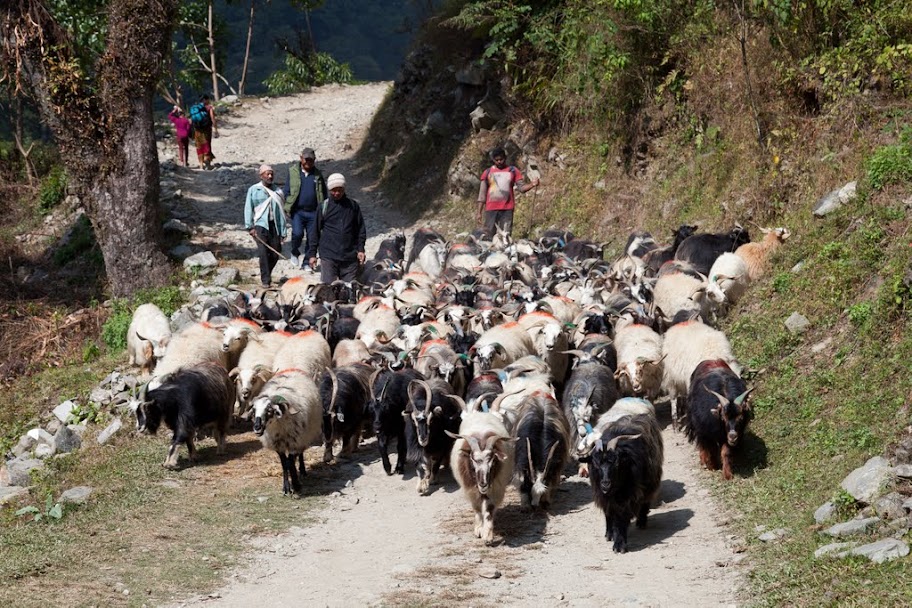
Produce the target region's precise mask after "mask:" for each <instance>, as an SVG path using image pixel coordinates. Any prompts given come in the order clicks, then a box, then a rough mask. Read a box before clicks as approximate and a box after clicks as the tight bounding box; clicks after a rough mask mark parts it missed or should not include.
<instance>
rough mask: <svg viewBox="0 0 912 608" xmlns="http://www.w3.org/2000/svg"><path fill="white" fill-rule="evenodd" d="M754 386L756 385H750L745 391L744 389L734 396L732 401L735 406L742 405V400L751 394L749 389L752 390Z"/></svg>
mask: <svg viewBox="0 0 912 608" xmlns="http://www.w3.org/2000/svg"><path fill="white" fill-rule="evenodd" d="M754 388H756V387H751V388H749V389H747V390H746V391H744V392H743V393H741V394H740V395H738V396H737V397H735V400H734V402H733V403H734V404H735V405H737V406H741V405H743V404H744V400H745V399H747V396H748V395H750V394H751V391H753V390H754Z"/></svg>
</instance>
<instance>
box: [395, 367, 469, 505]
mask: <svg viewBox="0 0 912 608" xmlns="http://www.w3.org/2000/svg"><path fill="white" fill-rule="evenodd" d="M450 390H451V388H450V385H449V384H448V383H447V382H446V381H444V380H443V379H441V378H432V379H430V380H427V381H425V380H416V381H414V382H412V383H410V384H409V387H408V392H409V402H408V405H406V407H405V412H404V413H403V416H404V417H405V440H406V443H407V445H408V460H409V462H412V463H414V464H415V465H416V468H417V471H418V493H419V494H427V493H428V491H429V489H430V485H431V484H433V483H436V477H437V471H438V469H440V467H441V466H446V465H447V464H448V462H449V459H450V450H452V449H453V441H454V440H453V436H451V435H448V434H447V431H449V432H450V433H451V434H452V435H456V434H457V433H458V432H459V423H460V422H461V421H462V404H461V403H460V400H459V399H458V398H453V397H452V396H451V395H450V394H449V393H450Z"/></svg>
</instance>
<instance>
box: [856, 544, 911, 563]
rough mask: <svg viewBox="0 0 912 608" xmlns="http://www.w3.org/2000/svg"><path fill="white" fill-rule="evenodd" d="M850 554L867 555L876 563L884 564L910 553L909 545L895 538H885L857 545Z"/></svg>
mask: <svg viewBox="0 0 912 608" xmlns="http://www.w3.org/2000/svg"><path fill="white" fill-rule="evenodd" d="M849 554H850V555H860V556H862V557H867V558H868V559H869V560H871V561H872V562H874V563H875V564H882V563H884V562H888V561H892V560H894V559H899V558H900V557H905V556H907V555H909V545H907V544H906V543H904V542H903V541H901V540H897V539H895V538H885V539H883V540H879V541H877V542H874V543H868V544H867V545H861V546H860V547H855V548H854V549H852V550H851V551H849Z"/></svg>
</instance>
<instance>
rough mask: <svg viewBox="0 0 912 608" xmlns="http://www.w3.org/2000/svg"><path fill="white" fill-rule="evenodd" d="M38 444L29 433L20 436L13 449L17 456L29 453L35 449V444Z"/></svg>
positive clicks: (14, 454)
mask: <svg viewBox="0 0 912 608" xmlns="http://www.w3.org/2000/svg"><path fill="white" fill-rule="evenodd" d="M36 445H38V441H37V440H36V439H35V438H34V437H30V436H29V435H28V434H25V435H23V436H22V437H20V438H19V443H17V444H16V445H14V446H13V449H12V450H11V451H12V453H13V456H16V457H17V458H18V457H19V456H22V455H23V454H28V453H29V452H31V451H32V450H34V449H35V446H36Z"/></svg>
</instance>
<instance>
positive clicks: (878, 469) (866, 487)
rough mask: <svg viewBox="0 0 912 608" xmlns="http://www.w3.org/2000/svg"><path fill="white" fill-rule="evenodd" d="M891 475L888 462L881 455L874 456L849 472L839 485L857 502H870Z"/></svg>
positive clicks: (878, 494)
mask: <svg viewBox="0 0 912 608" xmlns="http://www.w3.org/2000/svg"><path fill="white" fill-rule="evenodd" d="M892 476H893V471H892V470H891V467H890V463H889V462H887V460H886V459H885V458H882V457H881V456H875V457H874V458H871V459H870V460H868V461H867V462H866V463H864V465H863V466H860V467H858V468H857V469H855V470H854V471H852V472H851V473H849V475H848V477H846V478H845V479H843V480H842V483H841V484H840V485H841V486H842V489H843V490H845V491H846V492H848V493H849V494H850V495H851V496H852V498H854V499H855V500H857V501H858V502H862V503H864V504H871V502H873V500H874V499H875V498H877V497H878V496H880V493H881V491H882V490H883V488H884V487H885V486H886V485H887V483H888V482H889V481H890V479H891V478H892Z"/></svg>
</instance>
